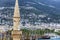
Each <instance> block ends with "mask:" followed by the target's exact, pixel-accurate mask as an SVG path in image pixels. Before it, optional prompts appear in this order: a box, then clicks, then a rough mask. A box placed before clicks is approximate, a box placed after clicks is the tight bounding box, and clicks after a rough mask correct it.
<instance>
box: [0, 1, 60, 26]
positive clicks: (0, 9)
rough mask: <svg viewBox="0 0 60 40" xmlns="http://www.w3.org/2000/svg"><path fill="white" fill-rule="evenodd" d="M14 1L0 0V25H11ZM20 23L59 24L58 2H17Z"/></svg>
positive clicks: (59, 9) (59, 3)
mask: <svg viewBox="0 0 60 40" xmlns="http://www.w3.org/2000/svg"><path fill="white" fill-rule="evenodd" d="M14 5H15V0H0V24H7V25H12V24H13V21H12V18H13V12H14V11H13V10H14ZM19 6H20V11H21V23H22V24H23V25H25V24H28V23H30V24H31V25H39V24H40V23H59V24H60V0H19Z"/></svg>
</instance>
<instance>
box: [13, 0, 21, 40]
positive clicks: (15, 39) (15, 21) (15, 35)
mask: <svg viewBox="0 0 60 40" xmlns="http://www.w3.org/2000/svg"><path fill="white" fill-rule="evenodd" d="M19 23H20V11H19V5H18V0H16V3H15V9H14V15H13V31H12V37H13V40H20V39H21V34H22V31H20V30H18V28H19V25H20V24H19Z"/></svg>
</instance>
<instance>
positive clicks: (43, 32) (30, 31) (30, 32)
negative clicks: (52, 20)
mask: <svg viewBox="0 0 60 40" xmlns="http://www.w3.org/2000/svg"><path fill="white" fill-rule="evenodd" d="M22 32H23V33H24V34H26V35H27V34H28V35H31V34H38V35H44V34H45V33H54V30H50V29H37V30H29V29H22Z"/></svg>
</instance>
